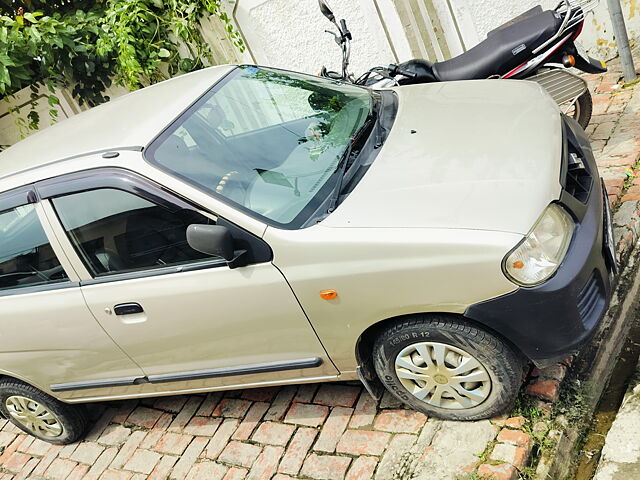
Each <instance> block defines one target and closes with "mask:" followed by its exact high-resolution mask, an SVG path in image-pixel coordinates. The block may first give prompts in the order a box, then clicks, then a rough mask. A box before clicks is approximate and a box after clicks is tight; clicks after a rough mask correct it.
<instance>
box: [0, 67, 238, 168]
mask: <svg viewBox="0 0 640 480" xmlns="http://www.w3.org/2000/svg"><path fill="white" fill-rule="evenodd" d="M234 68H235V66H233V65H221V66H217V67H210V68H206V69H203V70H199V71H196V72H192V73H188V74H186V75H182V76H180V77H176V78H173V79H171V80H167V81H164V82H160V83H157V84H155V85H152V86H149V87H146V88H143V89H141V90H138V91H136V92H132V93H129V94H127V95H124V96H122V97H119V98H117V99H115V100H112V101H110V102H107V103H105V104H103V105H100V106H97V107H95V108H92V109H91V110H88V111H85V112H82V113H80V114H78V115H75V116H73V117H70V118H68V119H66V120H64V121H61V122H60V123H58V124H56V125H53V126H51V127H49V128H46V129H44V130H42V131H40V132H37V133H34V134H33V135H31V136H29V137H27V138H26V139H24V140H22V141H20V142H18V143H16V144H15V145H13V146H12V147H10V148H8V149H7V150H5V151H3V152H0V178H3V177H7V176H10V175H13V174H15V173H19V172H23V171H25V170H31V169H34V168H38V167H40V166H44V165H47V164H49V163H52V162H55V161H58V160H63V159H66V158H69V157H77V156H82V155H85V154H88V153H91V152H96V151H101V150H118V149H119V148H120V149H122V148H125V147H144V146H146V145H148V144H149V142H151V140H153V139H154V138H155V137H156V136H157V135H158V134H159V133H160V132H161V131H162V130H163V129H164V128H165V127H166V126H167V125H168V124H170V123H171V122H172V121H173V120H174V119H175V118H176V117H178V116H179V115H180V114H181V113H182V112H183V111H184V110H186V109H187V108H188V107H189V106H190V105H191V104H192V103H193V102H195V101H196V100H197V99H198V98H200V97H201V96H202V95H203V94H204V93H205V92H206V91H207V90H208V89H209V88H211V86H212V85H213V84H214V83H216V82H217V81H218V80H220V79H221V78H222V77H224V76H225V75H226V74H227V73H229V72H230V71H231V70H233V69H234Z"/></svg>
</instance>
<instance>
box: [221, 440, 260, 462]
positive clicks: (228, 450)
mask: <svg viewBox="0 0 640 480" xmlns="http://www.w3.org/2000/svg"><path fill="white" fill-rule="evenodd" d="M261 450H262V449H261V448H260V447H259V446H258V445H251V444H249V443H242V442H236V441H232V442H230V443H229V444H228V445H227V446H226V447H225V449H224V450H223V451H222V453H221V454H220V456H219V457H218V460H219V461H221V462H223V463H230V464H231V465H239V466H241V467H250V466H251V465H253V462H254V461H255V459H256V458H258V455H260V451H261Z"/></svg>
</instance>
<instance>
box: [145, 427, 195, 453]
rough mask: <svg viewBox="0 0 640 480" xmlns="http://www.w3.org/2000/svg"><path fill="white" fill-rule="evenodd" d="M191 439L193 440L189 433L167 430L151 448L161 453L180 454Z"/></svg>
mask: <svg viewBox="0 0 640 480" xmlns="http://www.w3.org/2000/svg"><path fill="white" fill-rule="evenodd" d="M191 440H193V437H192V436H191V435H183V434H181V433H173V432H167V433H165V434H164V435H163V436H162V437H161V438H160V440H159V441H158V443H156V445H155V446H154V447H153V449H154V450H156V451H158V452H161V453H169V454H171V455H182V454H183V453H184V451H185V450H186V449H187V447H188V446H189V443H191Z"/></svg>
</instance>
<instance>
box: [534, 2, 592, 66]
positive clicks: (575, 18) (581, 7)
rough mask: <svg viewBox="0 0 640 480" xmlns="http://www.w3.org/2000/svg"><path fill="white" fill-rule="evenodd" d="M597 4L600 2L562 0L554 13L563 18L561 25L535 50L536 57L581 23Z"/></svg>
mask: <svg viewBox="0 0 640 480" xmlns="http://www.w3.org/2000/svg"><path fill="white" fill-rule="evenodd" d="M599 2H600V0H563V1H562V2H560V4H559V5H558V6H557V7H556V9H555V11H556V12H557V13H559V14H562V15H563V16H564V19H563V20H562V25H560V28H559V29H558V31H557V32H556V34H555V35H554V36H552V37H551V38H550V39H549V40H547V41H546V42H544V43H543V44H542V45H540V46H539V47H538V48H536V49H535V50H534V51H533V53H534V54H536V55H537V54H538V53H540V52H541V51H542V50H543V49H545V48H546V47H548V46H549V45H550V44H551V43H553V42H555V41H556V40H557V39H558V38H560V37H561V36H562V35H563V34H564V32H566V31H567V30H568V29H570V28H572V27H574V26H575V25H576V24H578V23H580V22H582V21H583V20H584V18H585V15H586V14H587V12H589V11H591V10H593V9H594V8H595V7H596V5H598V3H599Z"/></svg>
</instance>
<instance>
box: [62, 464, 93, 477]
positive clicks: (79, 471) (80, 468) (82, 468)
mask: <svg viewBox="0 0 640 480" xmlns="http://www.w3.org/2000/svg"><path fill="white" fill-rule="evenodd" d="M89 468H90V467H89V465H77V466H76V468H74V469H73V471H72V472H71V473H70V474H69V476H68V477H67V478H66V479H65V480H83V479H84V477H85V475H86V474H87V472H88V471H89Z"/></svg>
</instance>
